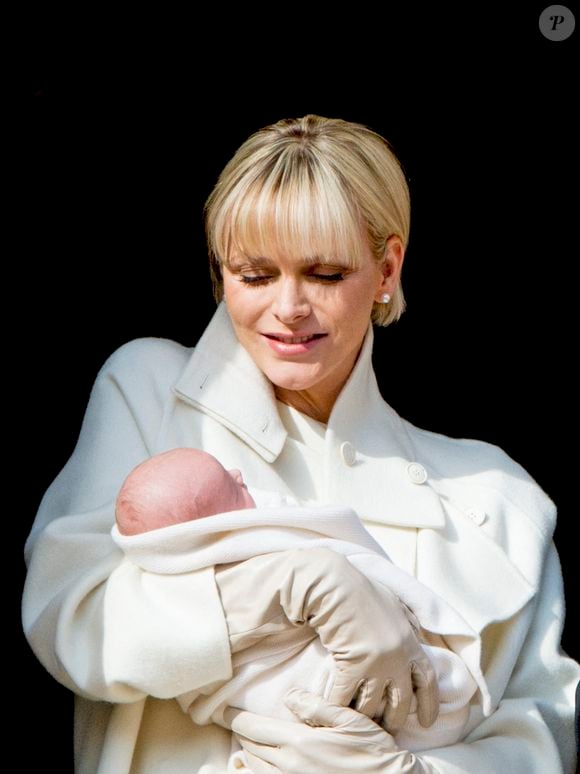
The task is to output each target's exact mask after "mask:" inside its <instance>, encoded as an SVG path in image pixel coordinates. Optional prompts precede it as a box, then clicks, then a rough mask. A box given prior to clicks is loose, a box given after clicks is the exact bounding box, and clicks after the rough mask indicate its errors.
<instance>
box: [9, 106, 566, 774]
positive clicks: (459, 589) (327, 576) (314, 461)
mask: <svg viewBox="0 0 580 774" xmlns="http://www.w3.org/2000/svg"><path fill="white" fill-rule="evenodd" d="M408 232H409V200H408V190H407V186H406V183H405V179H404V176H403V174H402V172H401V170H400V167H399V165H398V163H397V160H396V158H395V157H394V155H393V154H392V152H391V151H390V149H389V147H388V145H387V144H386V142H385V141H384V140H383V139H382V138H380V137H379V136H377V135H376V134H374V133H373V132H371V131H370V130H368V129H366V128H365V127H362V126H359V125H357V124H352V123H348V122H343V121H338V120H328V119H322V118H319V117H316V116H307V117H305V118H303V119H300V120H297V121H282V122H280V123H278V124H276V125H274V126H272V127H268V128H266V129H264V130H262V131H260V132H257V133H256V134H255V135H253V136H252V137H251V138H250V139H249V140H248V141H247V142H246V143H244V144H243V145H242V147H241V148H240V149H239V151H238V152H237V153H236V154H235V156H234V158H233V159H232V160H231V161H230V162H229V164H228V165H227V166H226V168H225V169H224V171H223V173H222V175H221V176H220V180H219V181H218V184H217V185H216V188H215V189H214V191H213V193H212V195H211V196H210V198H209V200H208V203H207V234H208V242H209V247H210V261H211V271H212V277H213V281H214V287H215V294H216V299H217V300H218V301H219V306H218V309H217V311H216V314H215V316H214V318H213V319H212V321H211V322H210V324H209V325H208V327H207V329H206V331H205V333H204V334H203V336H202V338H201V339H200V341H199V342H198V344H197V346H196V347H195V349H194V350H193V351H191V350H188V349H185V348H184V347H182V346H180V345H178V344H176V343H174V342H170V341H165V340H158V339H142V340H136V341H133V342H130V343H129V344H127V345H125V346H123V347H121V348H120V349H119V350H117V352H115V353H114V354H113V355H112V356H111V357H110V358H109V360H108V361H107V362H106V363H105V365H104V366H103V368H102V370H101V372H100V374H99V376H98V378H97V381H96V383H95V386H94V388H93V392H92V394H91V399H90V402H89V406H88V408H87V413H86V416H85V420H84V423H83V429H82V432H81V435H80V438H79V442H78V445H77V447H76V449H75V451H74V454H73V456H72V457H71V459H70V460H69V462H68V463H67V465H66V466H65V468H64V469H63V471H62V472H61V474H60V475H59V476H58V478H57V479H56V480H55V482H54V483H53V484H52V486H51V487H50V489H49V490H48V492H47V493H46V495H45V497H44V499H43V502H42V504H41V507H40V510H39V514H38V516H37V519H36V522H35V524H34V527H33V530H32V533H31V536H30V538H29V541H28V544H27V558H28V561H29V564H30V569H29V575H28V580H27V586H26V590H25V599H24V623H25V629H26V631H27V634H28V637H29V640H30V642H31V645H32V647H33V648H34V649H35V651H36V653H37V654H38V656H39V658H40V659H41V660H42V662H43V663H44V664H45V666H46V667H47V668H48V669H49V670H50V671H51V672H52V674H53V675H54V676H55V677H57V679H59V680H60V681H61V682H62V683H64V684H65V685H68V686H69V687H70V688H71V689H72V690H74V691H75V693H76V694H77V702H76V725H75V741H76V748H75V749H76V760H77V767H78V770H79V771H81V772H94V771H99V772H115V774H121V773H122V772H129V771H130V772H156V771H163V772H185V771H187V772H191V771H200V772H204V774H210V772H211V773H213V772H220V771H224V770H225V765H226V761H227V759H228V754H229V752H230V741H231V735H230V733H229V731H228V730H227V729H224V728H221V727H218V726H216V725H211V726H207V727H203V728H200V727H192V726H191V723H190V720H189V718H188V717H186V716H185V715H183V714H182V713H181V712H180V710H179V707H178V705H177V703H176V702H175V701H172V697H175V696H177V695H178V694H180V693H184V692H185V691H188V690H193V689H198V690H199V689H203V688H204V687H205V688H207V689H208V690H209V689H211V687H212V686H215V685H216V684H217V683H219V681H222V680H225V679H228V678H229V676H230V674H231V655H232V653H233V652H236V650H237V649H239V648H242V649H243V648H244V647H247V645H248V642H249V641H251V640H252V637H254V636H255V635H256V634H257V635H258V636H259V635H260V634H263V633H267V632H268V625H269V623H270V619H271V618H272V609H271V607H270V606H271V603H272V600H271V593H266V590H265V589H256V588H251V587H248V586H247V584H246V585H245V582H244V576H243V574H238V573H236V568H235V567H233V568H232V567H227V566H226V567H220V568H216V570H215V571H212V570H211V569H209V570H200V571H197V572H195V573H185V574H183V575H177V576H160V575H154V574H151V573H146V572H144V571H142V570H140V569H139V568H137V567H136V566H135V565H132V564H131V563H130V562H129V561H128V560H127V559H126V558H125V557H124V556H123V555H122V554H121V553H120V551H119V550H118V549H115V548H114V546H113V543H112V541H111V537H110V534H109V533H110V529H111V526H112V525H113V521H114V501H115V498H116V495H117V492H118V490H119V488H120V486H121V483H122V481H123V480H124V478H125V476H126V475H127V473H128V472H129V471H130V470H131V469H132V468H133V467H135V465H137V464H138V463H139V462H141V461H142V460H143V459H146V458H147V457H149V456H151V455H152V454H154V453H157V452H160V451H163V450H166V449H170V448H174V447H179V446H193V447H200V448H203V449H205V450H206V451H208V452H210V453H212V454H214V455H215V456H217V457H218V458H219V459H220V460H221V461H222V462H223V463H224V464H225V465H226V466H227V467H231V468H239V469H241V470H242V471H243V473H244V478H245V480H246V481H247V483H248V484H249V485H250V486H258V487H261V488H264V489H270V488H271V489H278V490H279V491H281V492H282V493H284V492H285V493H288V494H292V495H294V496H296V497H298V498H300V499H313V500H317V501H320V502H328V501H333V502H340V503H343V504H348V505H349V506H351V507H353V508H354V509H355V510H356V511H357V512H358V513H359V515H360V517H361V519H362V521H363V523H364V525H365V526H366V528H367V530H368V531H369V532H370V533H371V535H372V536H373V537H374V538H375V539H376V540H378V542H379V543H381V544H382V545H383V547H384V548H385V550H386V551H387V552H388V554H389V555H390V557H391V559H393V561H395V562H396V563H397V564H399V565H400V566H401V567H402V568H403V569H405V570H407V571H409V572H411V573H413V574H414V575H416V576H417V577H418V578H419V580H421V581H423V582H424V583H425V584H427V585H429V586H430V587H431V588H432V589H433V590H435V591H436V592H437V593H438V594H439V595H440V596H442V597H444V598H445V599H446V600H447V601H448V602H449V603H451V604H452V605H453V606H454V607H455V608H456V609H457V611H458V612H459V613H460V614H461V615H462V616H463V617H464V618H465V619H466V620H467V622H468V623H469V624H470V625H471V626H472V627H473V628H474V629H475V630H476V631H477V632H479V633H480V635H481V639H482V643H483V650H482V668H483V670H484V675H485V678H486V681H487V685H488V688H489V691H490V694H491V697H492V703H493V710H494V711H493V713H492V714H491V715H490V716H489V717H484V714H483V710H482V707H481V706H480V705H479V704H477V703H475V704H474V705H473V707H472V711H471V716H470V720H469V725H468V729H467V736H466V737H465V740H464V742H463V743H461V744H458V745H453V746H451V747H448V748H441V749H437V750H429V751H427V752H425V753H421V754H420V755H418V756H414V755H412V754H410V753H408V752H407V751H405V750H398V749H397V748H396V746H395V745H394V744H393V741H392V737H391V735H390V734H389V733H388V731H386V730H384V729H383V728H381V727H380V726H379V725H377V724H375V723H374V722H373V720H371V718H376V719H378V718H380V717H382V718H383V720H384V723H383V725H385V727H386V728H388V729H390V730H391V731H392V730H393V729H395V728H397V727H398V726H399V725H400V724H402V722H404V720H405V717H406V715H407V712H408V710H409V704H410V701H411V699H412V696H413V693H414V695H415V698H416V700H417V703H418V706H419V714H420V717H422V722H423V723H424V724H425V725H429V724H430V723H432V722H433V719H434V716H435V714H436V693H435V686H434V682H433V676H432V674H431V672H430V670H429V665H428V664H426V663H425V662H424V661H422V660H421V656H420V653H419V652H418V643H417V641H416V638H415V636H414V631H413V629H412V627H411V626H410V625H409V622H408V620H407V617H406V615H405V614H404V613H405V611H402V610H401V607H400V605H399V603H398V601H397V600H396V599H394V598H391V597H388V596H385V597H383V598H380V599H379V598H370V597H369V598H368V600H365V603H364V604H357V605H354V606H353V605H352V599H353V598H356V597H353V593H354V592H355V590H357V578H356V577H355V576H353V575H350V574H348V575H347V574H346V573H343V572H342V568H341V567H337V566H336V564H333V562H332V561H331V560H329V561H328V564H327V565H324V566H321V565H320V564H319V563H318V562H319V557H318V558H317V562H316V563H314V562H308V561H307V558H306V559H304V557H303V560H302V561H301V563H300V566H295V567H292V568H290V572H291V575H292V577H293V578H295V579H296V582H295V583H294V584H293V585H291V588H289V589H287V592H288V595H289V598H290V600H291V602H292V603H293V604H295V605H297V606H298V608H300V606H301V605H302V606H303V608H304V611H305V617H306V618H308V617H309V616H310V615H311V613H312V616H311V620H313V621H314V620H316V621H317V625H318V619H315V614H314V613H313V612H312V610H310V609H309V607H308V605H309V604H310V600H311V597H312V595H311V596H310V597H308V599H307V594H306V592H304V591H303V590H304V589H311V590H313V594H314V597H316V594H317V593H318V592H319V591H320V595H319V597H321V598H323V599H324V600H325V601H326V602H328V604H327V605H326V607H325V615H324V616H322V618H323V619H324V621H325V622H326V623H324V622H320V629H319V634H320V636H321V639H322V640H323V642H325V645H326V646H327V647H328V649H329V650H330V651H331V652H333V653H334V654H335V657H336V658H337V662H339V663H340V664H341V670H342V672H341V675H342V679H341V681H340V684H339V685H338V686H337V688H336V691H335V692H334V694H333V695H332V697H331V698H332V702H331V703H328V702H324V701H322V700H320V699H318V698H317V697H313V696H311V695H310V694H308V693H300V694H299V695H297V696H296V695H294V696H293V697H292V696H291V697H289V699H288V702H289V706H290V707H291V708H292V709H293V711H294V712H295V714H296V715H297V720H300V721H301V722H300V723H294V724H288V723H284V722H281V721H274V720H270V719H268V718H262V717H260V716H256V715H252V714H251V713H247V712H239V711H236V710H235V709H231V710H230V711H229V712H228V723H229V724H230V725H231V728H232V729H233V730H235V731H236V733H237V734H238V735H239V737H240V738H241V739H242V741H243V745H244V749H245V751H246V755H247V760H248V764H249V766H250V768H251V769H252V770H253V771H255V772H263V771H268V772H272V771H277V770H279V771H282V772H296V773H297V774H298V773H300V774H304V772H333V773H334V774H337V773H338V772H341V771H345V772H346V771H349V772H351V771H360V772H379V771H380V772H387V771H388V772H393V773H394V774H396V772H403V771H405V772H410V771H415V772H438V773H441V772H454V773H455V772H476V773H477V772H482V774H483V772H485V774H488V772H490V771H513V772H522V773H523V772H525V774H529V773H530V772H538V773H540V772H541V774H546V773H548V772H561V771H564V772H571V771H573V766H574V752H573V732H572V724H573V706H574V695H573V694H574V688H575V685H576V682H577V680H578V676H579V668H578V665H577V664H576V663H575V662H573V661H572V660H570V659H568V658H566V657H564V656H563V655H562V654H561V653H560V651H559V637H560V632H561V624H562V619H563V598H562V588H561V575H560V571H559V568H558V561H557V556H556V554H555V550H554V548H553V545H552V544H551V535H552V531H553V528H554V518H555V509H554V506H553V503H552V502H551V501H550V500H549V498H548V497H547V496H546V495H545V494H544V493H543V492H542V490H541V489H540V488H539V487H538V485H537V484H536V483H535V482H534V481H533V480H532V479H531V478H530V477H529V475H527V473H526V472H525V471H524V470H523V469H522V468H521V467H520V466H518V465H517V463H515V462H514V461H513V460H511V459H510V458H509V457H508V456H507V455H506V454H505V453H503V452H502V451H501V450H500V449H498V448H497V447H494V446H491V445H489V444H486V443H483V442H477V441H466V440H456V439H452V438H447V437H445V436H442V435H438V434H435V433H431V432H426V431H423V430H419V429H418V428H415V427H413V426H412V425H410V424H409V423H408V422H406V421H404V420H402V419H401V418H400V417H398V416H397V414H396V413H395V412H394V411H393V410H392V409H391V408H390V407H389V406H388V405H387V404H386V403H385V402H384V401H383V399H382V397H381V396H380V394H379V392H378V388H377V384H376V380H375V377H374V373H373V370H372V363H371V353H372V344H373V333H372V324H371V320H372V322H374V323H375V324H378V325H387V324H389V323H390V322H392V321H394V320H396V319H398V317H399V316H400V315H401V313H402V311H403V308H404V300H403V294H402V290H401V283H400V276H401V269H402V264H403V258H404V252H405V246H406V244H407V239H408ZM301 589H302V591H301ZM351 592H352V593H351ZM329 600H330V602H329ZM349 600H350V601H351V606H350V607H348V605H349ZM248 602H249V604H248ZM384 614H387V615H388V618H389V620H391V621H392V625H391V627H390V630H389V634H388V636H387V633H386V632H383V631H377V621H378V620H379V618H380V617H382V616H383V615H384ZM349 622H350V623H351V624H352V625H348V623H349ZM339 623H340V624H342V625H343V627H344V626H346V629H345V628H342V627H340V626H338V624H339ZM337 632H338V638H337ZM341 633H343V635H344V636H342V640H341V641H340V642H339V641H338V640H340V639H341V637H340V635H341ZM244 638H246V640H245V639H244ZM349 703H352V704H354V706H355V707H356V708H353V709H350V708H348V707H345V706H340V705H348V704H349Z"/></svg>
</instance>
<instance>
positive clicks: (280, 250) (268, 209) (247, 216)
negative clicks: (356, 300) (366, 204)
mask: <svg viewBox="0 0 580 774" xmlns="http://www.w3.org/2000/svg"><path fill="white" fill-rule="evenodd" d="M293 150H297V149H296V148H294V149H293ZM363 228H364V226H363V224H362V222H361V217H360V214H359V212H358V211H357V209H356V207H355V205H354V204H353V201H352V198H351V197H350V196H349V195H348V194H347V192H346V191H345V190H344V189H343V188H342V187H341V185H340V184H339V182H338V181H337V180H336V178H335V176H334V175H333V174H332V172H331V171H330V170H329V169H328V168H326V169H324V168H323V169H321V168H320V165H316V166H314V165H312V164H308V158H305V157H304V156H303V155H302V154H296V153H294V154H292V153H287V154H282V156H281V157H280V158H278V159H277V161H276V163H275V164H274V165H273V167H272V168H271V169H270V170H269V171H267V172H266V173H264V172H263V173H262V174H261V175H258V176H255V177H254V176H252V179H250V180H248V179H247V178H246V179H244V180H242V181H240V182H239V183H238V185H237V186H236V187H235V188H234V189H233V190H232V191H231V192H230V194H229V196H227V197H226V200H225V201H224V202H223V206H222V207H221V211H220V213H219V215H218V217H217V219H216V221H215V223H214V229H213V237H214V240H215V241H214V244H213V249H214V254H215V255H216V257H217V258H218V260H220V262H223V263H225V264H226V265H228V264H229V262H230V260H231V259H232V257H233V256H234V255H236V256H243V257H251V258H258V257H272V258H276V257H280V256H284V257H286V258H288V257H290V258H296V259H309V258H317V259H318V260H319V261H320V262H321V263H325V262H328V263H332V262H333V261H334V262H337V261H338V262H339V263H340V264H341V265H344V266H348V267H349V268H358V267H359V266H360V264H361V261H362V259H363V254H364V240H362V239H361V233H363Z"/></svg>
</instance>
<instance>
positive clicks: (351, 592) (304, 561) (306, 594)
mask: <svg viewBox="0 0 580 774" xmlns="http://www.w3.org/2000/svg"><path fill="white" fill-rule="evenodd" d="M215 577H216V582H217V586H218V589H219V593H220V596H221V601H222V605H223V608H224V612H225V616H226V622H227V626H228V630H229V636H230V645H231V649H232V653H235V652H237V651H239V650H242V649H244V648H247V647H249V646H250V645H253V644H255V643H256V642H258V641H260V640H261V639H263V638H264V637H266V636H268V635H270V634H273V633H275V632H277V631H278V632H279V631H284V630H285V629H288V626H289V624H290V625H292V626H300V625H304V624H306V625H308V626H310V627H312V628H313V629H314V630H315V631H316V632H317V633H318V636H319V637H320V641H321V643H322V645H323V646H324V647H325V648H326V649H327V650H328V651H329V652H330V653H332V655H333V657H334V660H335V664H336V678H335V681H334V684H333V686H332V688H331V691H330V694H329V696H328V699H329V701H330V702H331V703H334V704H338V705H342V706H348V705H349V704H350V703H351V702H352V700H353V699H354V700H355V703H354V706H355V708H356V709H357V710H358V711H359V712H362V713H364V714H365V715H368V716H369V717H371V718H377V719H379V720H380V721H381V722H382V724H383V725H384V727H385V728H387V729H388V730H389V731H391V732H393V733H395V732H396V731H397V730H398V729H399V728H401V726H402V725H403V724H404V722H405V720H406V718H407V715H408V714H409V710H410V706H411V700H412V697H413V691H415V697H416V700H417V716H418V720H419V722H420V723H421V725H423V726H430V725H432V723H433V722H434V721H435V719H436V717H437V713H438V711H439V703H438V692H437V680H436V675H435V672H434V670H433V667H432V666H431V662H430V661H429V659H428V657H427V656H426V654H425V653H424V651H423V650H422V648H421V646H420V644H419V640H418V638H417V634H416V632H415V630H414V628H413V626H412V625H411V623H410V622H409V618H408V610H407V608H406V607H405V606H404V605H403V604H402V603H401V602H400V601H399V599H398V598H397V597H396V596H395V595H394V594H393V593H392V592H391V591H390V590H389V589H387V588H386V587H383V586H381V587H379V586H374V585H373V584H371V583H370V581H369V580H368V579H367V578H365V577H364V576H363V575H362V574H361V573H360V572H359V571H358V570H357V569H355V568H354V567H353V566H352V565H351V564H350V562H349V561H348V560H347V559H346V558H345V557H344V556H342V555H341V554H338V553H336V552H335V551H331V550H330V549H327V548H307V549H294V550H291V551H284V552H277V553H272V554H266V555H261V556H257V557H254V558H252V559H248V560H246V561H245V562H241V563H239V564H235V565H233V566H222V567H216V573H215Z"/></svg>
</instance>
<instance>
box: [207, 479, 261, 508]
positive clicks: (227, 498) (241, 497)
mask: <svg viewBox="0 0 580 774" xmlns="http://www.w3.org/2000/svg"><path fill="white" fill-rule="evenodd" d="M222 471H223V473H222V474H221V476H219V477H218V478H217V479H216V481H215V486H214V487H213V490H214V495H213V496H214V507H215V512H216V513H223V512H225V511H239V510H242V509H244V508H255V507H256V503H255V502H254V500H253V498H252V496H251V495H250V493H249V492H248V487H247V486H246V485H245V484H244V479H243V478H242V474H241V472H240V471H239V470H238V469H237V468H233V469H232V470H226V469H225V468H222Z"/></svg>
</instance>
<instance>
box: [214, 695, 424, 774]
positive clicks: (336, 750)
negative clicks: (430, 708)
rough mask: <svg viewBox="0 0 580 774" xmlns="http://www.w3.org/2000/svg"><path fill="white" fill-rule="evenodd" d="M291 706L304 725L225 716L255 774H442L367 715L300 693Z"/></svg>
mask: <svg viewBox="0 0 580 774" xmlns="http://www.w3.org/2000/svg"><path fill="white" fill-rule="evenodd" d="M286 704H287V706H288V707H289V708H290V709H291V710H292V712H294V714H295V715H296V717H297V718H299V719H300V720H301V721H303V722H302V723H292V722H288V721H286V720H273V719H272V718H268V717H263V716H262V715H256V714H254V713H253V712H246V711H244V710H238V709H234V708H232V707H229V708H228V709H227V710H226V711H225V714H224V718H225V721H226V723H228V725H230V726H231V729H232V731H233V732H234V733H235V734H236V736H237V738H238V741H239V742H240V744H241V745H242V749H243V750H244V754H245V758H246V761H247V764H248V766H249V768H250V770H251V771H252V772H253V774H276V773H277V772H283V774H330V773H331V772H332V774H343V772H344V774H353V772H357V773H358V774H438V772H437V771H436V769H434V768H433V767H432V766H431V765H430V764H429V763H428V762H426V761H423V760H421V759H420V758H417V756H416V755H414V754H413V753H410V752H407V751H406V750H399V749H398V748H397V746H396V744H395V742H394V740H393V737H392V736H391V735H390V734H388V733H387V732H386V731H384V730H383V729H382V728H381V727H380V726H377V725H376V723H373V721H372V720H369V718H367V717H366V715H361V714H360V713H359V712H356V711H355V710H352V709H349V708H348V707H339V706H337V705H335V704H331V703H330V702H327V701H326V700H325V699H322V698H320V697H319V696H316V695H315V694H313V693H309V692H308V691H303V690H301V689H297V688H294V689H292V690H291V691H289V692H288V694H287V695H286ZM238 755H239V754H238ZM243 770H244V769H243V768H241V769H240V771H243ZM246 770H247V769H246Z"/></svg>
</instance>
